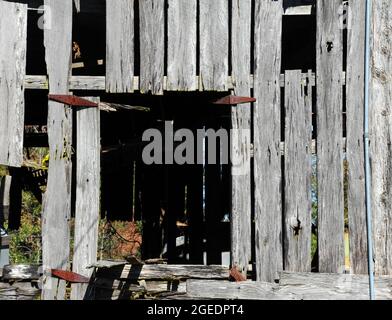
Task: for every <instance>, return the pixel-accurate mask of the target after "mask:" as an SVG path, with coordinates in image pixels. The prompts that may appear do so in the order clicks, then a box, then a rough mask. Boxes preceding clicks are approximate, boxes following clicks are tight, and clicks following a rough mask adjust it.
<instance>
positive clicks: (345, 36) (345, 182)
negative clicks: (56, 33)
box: [342, 2, 350, 270]
mask: <svg viewBox="0 0 392 320" xmlns="http://www.w3.org/2000/svg"><path fill="white" fill-rule="evenodd" d="M343 10H344V11H343V16H345V17H346V21H343V26H344V29H343V35H342V37H343V38H342V41H343V68H342V69H343V70H342V71H343V72H346V74H347V54H348V28H347V27H348V23H349V21H348V20H347V19H349V12H348V2H343ZM346 90H347V85H346V84H344V85H343V95H342V99H343V105H342V108H343V110H342V120H343V126H342V127H343V132H342V138H343V141H346V140H347V91H346ZM344 138H346V140H345V139H344ZM348 170H349V168H348V162H347V152H346V148H344V153H343V191H344V192H343V194H344V256H345V266H346V270H349V267H350V254H349V252H350V244H349V239H350V236H349V235H350V230H349V212H348Z"/></svg>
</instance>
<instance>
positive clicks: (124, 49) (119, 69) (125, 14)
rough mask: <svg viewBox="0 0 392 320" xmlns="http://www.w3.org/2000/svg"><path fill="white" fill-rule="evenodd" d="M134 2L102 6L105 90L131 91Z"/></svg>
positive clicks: (113, 1)
mask: <svg viewBox="0 0 392 320" xmlns="http://www.w3.org/2000/svg"><path fill="white" fill-rule="evenodd" d="M133 6H134V0H108V1H107V5H106V91H108V92H118V93H122V92H133V74H134V10H133V9H134V8H133Z"/></svg>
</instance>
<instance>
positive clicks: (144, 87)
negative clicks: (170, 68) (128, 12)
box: [139, 0, 165, 94]
mask: <svg viewBox="0 0 392 320" xmlns="http://www.w3.org/2000/svg"><path fill="white" fill-rule="evenodd" d="M139 11H140V14H139V16H140V57H141V59H140V91H141V92H142V93H147V92H149V91H151V92H152V94H163V77H164V72H165V70H164V68H165V66H164V64H165V17H164V12H165V1H164V0H143V1H140V2H139Z"/></svg>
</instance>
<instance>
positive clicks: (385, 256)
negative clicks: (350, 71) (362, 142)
mask: <svg viewBox="0 0 392 320" xmlns="http://www.w3.org/2000/svg"><path fill="white" fill-rule="evenodd" d="M372 20H373V30H374V34H373V39H372V50H373V51H372V63H373V65H372V75H371V97H370V99H371V100H370V141H371V145H370V152H371V161H372V163H371V167H372V175H373V176H372V206H373V208H372V209H373V217H374V222H373V226H374V227H373V228H374V230H373V233H374V256H375V272H376V273H377V274H379V275H386V274H392V250H391V248H392V237H391V234H392V186H391V173H392V163H391V158H392V148H391V145H392V132H391V113H392V105H391V101H392V87H391V82H390V78H391V75H392V55H391V40H390V39H391V36H392V30H391V21H392V6H391V2H390V1H387V0H379V1H373V19H372Z"/></svg>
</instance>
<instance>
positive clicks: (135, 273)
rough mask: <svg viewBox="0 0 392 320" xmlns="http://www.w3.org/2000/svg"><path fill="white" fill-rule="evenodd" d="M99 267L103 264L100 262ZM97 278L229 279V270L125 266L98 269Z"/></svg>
mask: <svg viewBox="0 0 392 320" xmlns="http://www.w3.org/2000/svg"><path fill="white" fill-rule="evenodd" d="M97 265H98V266H100V265H102V263H100V262H98V264H97ZM97 278H109V279H127V280H175V279H176V280H181V279H227V280H228V279H229V268H228V267H224V266H203V265H153V264H152V265H148V264H146V265H140V266H138V265H124V266H115V267H111V268H98V270H97Z"/></svg>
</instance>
